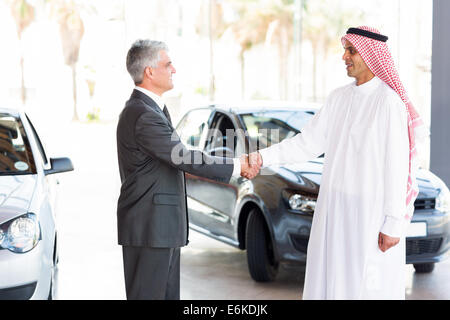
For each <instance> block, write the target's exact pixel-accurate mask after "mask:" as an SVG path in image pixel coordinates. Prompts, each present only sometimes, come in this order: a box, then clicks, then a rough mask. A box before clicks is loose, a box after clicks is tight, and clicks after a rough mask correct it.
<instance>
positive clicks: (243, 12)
mask: <svg viewBox="0 0 450 320" xmlns="http://www.w3.org/2000/svg"><path fill="white" fill-rule="evenodd" d="M233 2H234V5H235V8H236V11H237V13H238V21H236V22H235V23H234V24H233V25H232V29H233V32H234V34H235V37H236V40H237V42H238V43H239V45H240V47H241V50H240V54H239V57H240V61H241V83H242V86H241V94H242V96H244V94H245V72H244V70H245V56H244V54H245V52H246V51H247V50H250V49H251V48H252V47H253V46H255V45H257V44H261V43H266V44H267V45H270V44H272V43H275V44H276V46H277V48H278V54H279V60H278V63H279V70H280V73H279V91H280V98H281V99H286V98H287V79H288V77H287V57H288V55H289V51H290V49H291V47H292V37H293V25H294V8H293V0H266V1H263V2H260V1H256V0H234V1H233Z"/></svg>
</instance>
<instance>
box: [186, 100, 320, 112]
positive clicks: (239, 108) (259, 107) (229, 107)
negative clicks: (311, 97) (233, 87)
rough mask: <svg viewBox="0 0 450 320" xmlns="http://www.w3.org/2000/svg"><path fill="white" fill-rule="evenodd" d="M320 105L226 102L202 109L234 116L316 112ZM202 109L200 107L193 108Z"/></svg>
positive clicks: (280, 102) (288, 102) (283, 102)
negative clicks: (260, 113)
mask: <svg viewBox="0 0 450 320" xmlns="http://www.w3.org/2000/svg"><path fill="white" fill-rule="evenodd" d="M320 107H321V105H320V104H318V103H302V102H296V101H293V102H290V101H243V102H231V103H230V102H228V103H212V104H210V105H208V106H204V107H203V108H211V109H216V110H222V111H225V112H231V113H235V114H244V113H252V112H264V111H276V110H283V111H318V110H319V109H320ZM195 109H202V107H199V108H195Z"/></svg>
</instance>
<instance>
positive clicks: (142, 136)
mask: <svg viewBox="0 0 450 320" xmlns="http://www.w3.org/2000/svg"><path fill="white" fill-rule="evenodd" d="M127 70H128V72H129V73H130V75H131V77H132V79H133V81H134V83H135V85H136V87H135V88H134V90H133V93H132V94H131V97H130V99H129V100H128V101H127V102H126V105H125V108H124V109H123V111H122V113H121V114H120V117H119V123H118V125H117V152H118V159H119V170H120V178H121V181H122V187H121V190H120V197H119V200H118V205H117V224H118V241H119V244H120V245H122V248H123V262H124V273H125V287H126V293H127V299H179V298H180V247H182V246H185V245H186V244H187V243H188V216H187V210H186V209H187V205H186V190H185V177H184V171H186V172H189V173H192V174H195V175H199V176H204V177H207V178H210V179H215V180H218V181H223V182H228V181H229V179H230V177H231V176H232V175H239V174H240V173H241V167H242V170H243V171H244V170H246V173H245V175H246V176H248V177H251V176H252V175H256V170H254V172H250V173H248V170H252V169H251V168H250V169H249V166H248V162H247V161H245V160H244V158H242V160H240V159H233V161H232V162H231V161H230V162H228V163H224V159H223V158H216V157H210V156H207V155H205V154H203V153H201V152H199V151H190V150H187V149H186V148H185V147H184V146H183V145H182V144H181V142H180V140H179V138H178V135H177V134H176V132H175V130H174V128H173V127H172V123H171V120H170V115H169V113H168V110H167V108H166V106H165V105H164V103H163V102H162V100H161V95H162V94H163V93H164V92H166V91H168V90H170V89H172V88H173V82H172V75H173V74H174V73H175V72H176V71H175V68H174V66H173V65H172V62H171V60H170V57H169V55H168V49H167V46H166V45H165V44H164V43H163V42H159V41H150V40H138V41H136V42H135V43H133V45H132V46H131V48H130V50H129V51H128V55H127ZM175 149H176V150H178V151H180V152H179V153H181V154H182V155H183V157H182V158H183V159H184V160H185V161H181V163H180V161H179V159H173V150H175Z"/></svg>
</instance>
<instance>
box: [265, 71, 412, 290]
mask: <svg viewBox="0 0 450 320" xmlns="http://www.w3.org/2000/svg"><path fill="white" fill-rule="evenodd" d="M322 153H325V158H324V166H323V172H322V179H321V185H320V191H319V195H318V199H317V203H316V209H315V212H314V217H313V221H312V227H311V233H310V240H309V244H308V251H307V261H306V275H305V284H304V289H303V299H404V298H405V263H406V262H405V260H406V257H405V230H406V227H407V225H408V223H409V220H405V218H404V216H405V214H406V190H407V179H408V171H409V138H408V126H407V111H406V107H405V104H404V103H403V102H402V100H401V99H400V98H399V96H398V95H397V93H395V91H393V90H392V89H391V88H390V87H389V86H388V85H386V84H385V83H384V82H383V81H382V80H380V79H379V78H377V77H375V78H373V79H372V80H370V81H368V82H366V83H364V84H362V85H359V86H356V84H355V83H352V84H349V85H346V86H344V87H341V88H338V89H336V90H335V91H333V92H332V93H331V94H330V95H329V97H328V98H327V100H326V102H325V104H324V105H323V107H322V108H321V109H320V110H319V112H317V113H316V114H315V116H314V117H313V118H312V119H311V120H310V121H309V123H308V124H306V125H305V127H304V128H302V130H301V133H299V134H297V135H296V136H294V137H292V138H289V139H285V140H283V141H282V142H281V143H279V144H276V145H273V146H271V147H269V148H266V149H263V150H260V154H261V156H262V159H263V166H264V167H266V166H271V165H279V164H288V163H299V162H305V161H308V160H312V159H314V158H316V157H318V156H319V155H321V154H322ZM379 232H383V233H384V234H386V235H389V236H393V237H400V243H399V244H397V245H396V246H394V247H392V248H390V249H389V250H387V251H386V252H384V253H383V252H382V251H381V250H380V249H379V247H378V235H379Z"/></svg>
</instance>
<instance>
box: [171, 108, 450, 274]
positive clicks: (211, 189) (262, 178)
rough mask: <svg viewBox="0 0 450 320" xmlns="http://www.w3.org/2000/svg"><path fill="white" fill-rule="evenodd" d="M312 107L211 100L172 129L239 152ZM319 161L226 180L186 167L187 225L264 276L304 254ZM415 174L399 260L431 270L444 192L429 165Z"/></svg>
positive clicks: (448, 242) (189, 139) (209, 146)
mask: <svg viewBox="0 0 450 320" xmlns="http://www.w3.org/2000/svg"><path fill="white" fill-rule="evenodd" d="M317 110H318V107H317V106H314V107H304V106H296V105H292V106H288V107H286V105H281V106H275V105H273V104H269V105H262V104H255V105H251V106H248V105H247V106H231V107H230V106H222V105H211V106H208V107H204V108H197V109H193V110H191V111H189V112H188V113H187V114H185V115H184V117H183V118H182V119H181V120H180V122H179V124H178V126H177V132H178V134H179V135H180V138H181V140H182V142H183V143H184V144H185V145H186V146H188V147H189V148H192V149H197V150H202V151H204V152H205V153H208V154H210V155H216V156H223V157H239V156H240V155H242V154H244V153H248V152H249V151H252V150H253V151H254V149H252V150H250V149H249V148H250V147H251V146H254V147H256V148H258V149H262V148H266V147H268V146H270V145H271V144H272V143H277V142H279V141H282V140H283V139H286V138H289V137H292V136H294V135H295V134H297V133H299V132H301V128H302V127H303V126H304V125H305V124H306V123H307V122H308V121H309V120H310V119H311V117H312V116H313V115H314V114H315V112H317ZM271 129H277V130H271ZM227 132H228V133H230V132H231V133H234V134H227ZM274 135H275V136H274ZM277 135H278V136H277ZM322 169H323V155H322V156H320V157H318V158H317V159H313V160H311V161H309V162H306V163H298V164H295V165H284V166H272V167H269V168H264V169H262V171H261V173H260V174H259V175H258V176H257V177H255V178H254V179H252V180H247V179H245V178H243V177H239V178H236V177H232V178H231V180H230V181H229V183H227V184H224V183H219V182H216V181H213V180H210V179H205V178H202V177H198V176H194V175H191V174H187V173H186V191H187V196H188V198H187V201H188V211H189V221H190V228H192V229H194V230H196V231H199V232H201V233H203V234H205V235H207V236H209V237H212V238H214V239H217V240H220V241H223V242H225V243H228V244H230V245H232V246H235V247H237V248H240V249H243V250H244V249H246V250H247V261H248V267H249V271H250V275H251V277H252V278H253V279H254V280H256V281H271V280H273V279H274V278H275V277H276V274H277V270H278V267H279V264H280V263H284V262H289V263H304V262H305V261H306V251H307V246H308V240H309V235H310V230H311V223H312V218H313V215H314V209H315V204H316V199H317V196H318V192H319V186H320V180H321V176H322ZM417 181H418V184H419V195H418V198H417V199H416V201H415V212H414V216H413V219H412V221H411V224H410V226H409V229H408V234H407V238H406V262H407V263H409V264H413V265H414V268H415V270H416V272H431V271H432V270H433V268H434V263H436V262H439V261H441V260H442V259H444V258H446V257H447V256H448V254H449V253H450V251H449V248H450V237H449V235H450V223H449V212H450V192H449V190H448V188H447V186H446V185H445V183H444V182H443V181H442V180H441V179H440V178H438V177H437V176H436V175H434V174H433V173H431V172H430V171H429V170H425V169H420V170H419V172H418V174H417Z"/></svg>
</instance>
